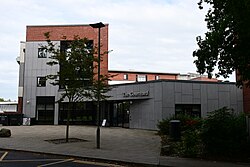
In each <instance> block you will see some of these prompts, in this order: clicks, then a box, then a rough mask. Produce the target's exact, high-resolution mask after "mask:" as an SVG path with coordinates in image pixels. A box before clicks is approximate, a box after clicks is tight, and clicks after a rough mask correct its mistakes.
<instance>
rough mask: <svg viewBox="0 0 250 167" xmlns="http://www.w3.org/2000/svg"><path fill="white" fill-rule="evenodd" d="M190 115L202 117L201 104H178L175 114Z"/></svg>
mask: <svg viewBox="0 0 250 167" xmlns="http://www.w3.org/2000/svg"><path fill="white" fill-rule="evenodd" d="M180 114H181V115H189V116H192V117H201V105H200V104H176V105H175V115H180Z"/></svg>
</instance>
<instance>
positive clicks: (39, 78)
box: [36, 76, 46, 87]
mask: <svg viewBox="0 0 250 167" xmlns="http://www.w3.org/2000/svg"><path fill="white" fill-rule="evenodd" d="M41 79H44V81H42V83H41V81H40V80H41ZM43 83H44V84H43ZM36 86H37V87H46V77H44V76H39V77H37V78H36Z"/></svg>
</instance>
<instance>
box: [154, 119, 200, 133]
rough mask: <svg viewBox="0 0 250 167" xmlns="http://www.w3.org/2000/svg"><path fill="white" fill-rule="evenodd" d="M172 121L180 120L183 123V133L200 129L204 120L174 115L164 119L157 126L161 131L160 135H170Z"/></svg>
mask: <svg viewBox="0 0 250 167" xmlns="http://www.w3.org/2000/svg"><path fill="white" fill-rule="evenodd" d="M171 120H180V122H181V131H185V130H187V129H197V128H198V129H199V128H200V127H201V125H202V119H201V118H198V117H192V116H189V115H183V114H179V115H174V116H172V117H170V118H167V119H163V120H162V121H160V122H159V123H158V124H157V127H158V129H159V132H158V133H159V134H161V135H168V134H169V128H170V126H169V125H170V121H171Z"/></svg>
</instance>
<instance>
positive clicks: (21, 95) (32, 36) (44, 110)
mask: <svg viewBox="0 0 250 167" xmlns="http://www.w3.org/2000/svg"><path fill="white" fill-rule="evenodd" d="M47 32H50V40H51V41H52V42H53V43H54V44H55V45H56V47H58V48H60V47H62V45H63V43H64V42H65V41H71V40H73V39H74V37H75V36H76V35H77V36H79V37H80V38H88V40H90V41H93V45H94V46H97V42H98V30H97V29H94V28H92V27H91V26H89V25H59V26H58V25H56V26H53V25H51V26H27V29H26V41H25V42H21V47H20V48H21V49H20V57H18V58H17V61H18V63H19V64H20V67H19V87H18V112H19V113H23V115H24V117H29V118H33V119H34V120H35V121H38V122H43V123H46V124H58V121H59V120H58V117H59V113H58V111H59V104H58V103H55V102H56V101H58V99H59V96H60V92H59V88H58V86H52V85H51V84H49V81H48V80H46V76H47V75H50V74H56V73H57V71H58V70H59V65H58V66H48V65H47V64H46V63H47V62H48V61H50V58H49V57H50V55H49V54H48V52H46V50H45V49H44V48H43V47H42V46H45V45H47V42H46V38H45V36H44V33H47ZM65 37H66V39H65ZM100 39H101V45H102V47H101V53H104V52H107V51H108V24H106V25H105V27H103V28H102V29H101V36H100ZM101 74H105V75H107V74H108V56H107V55H104V56H103V57H102V62H101Z"/></svg>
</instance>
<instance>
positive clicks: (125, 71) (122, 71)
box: [108, 70, 180, 75]
mask: <svg viewBox="0 0 250 167" xmlns="http://www.w3.org/2000/svg"><path fill="white" fill-rule="evenodd" d="M108 72H116V73H139V74H162V75H180V73H165V72H152V71H132V70H131V71H130V70H108Z"/></svg>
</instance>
